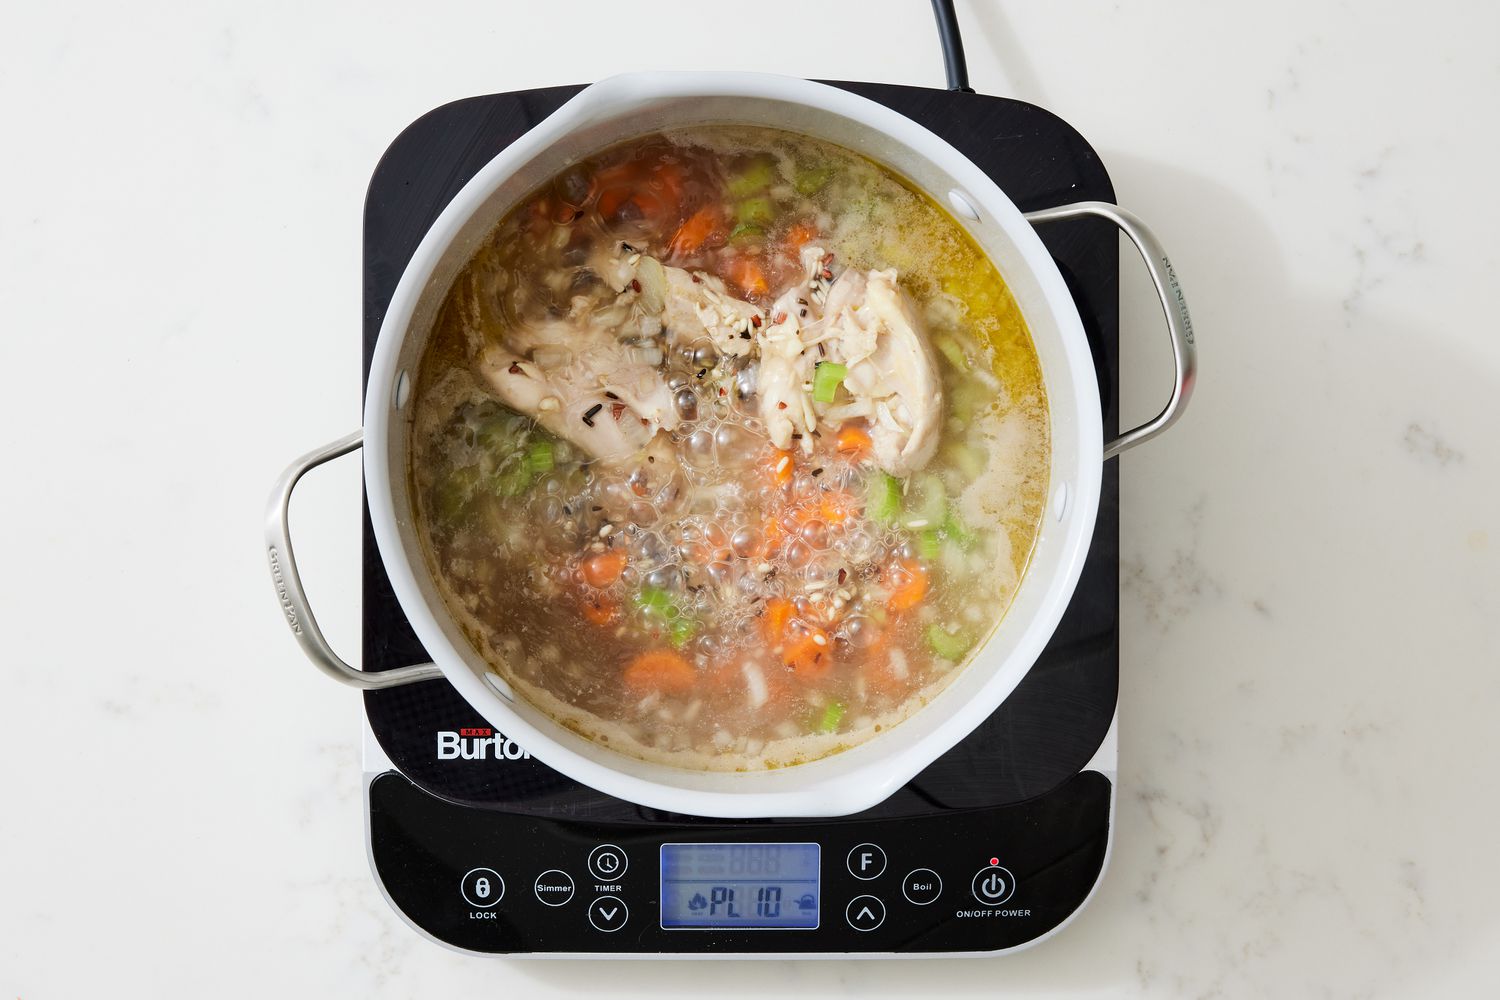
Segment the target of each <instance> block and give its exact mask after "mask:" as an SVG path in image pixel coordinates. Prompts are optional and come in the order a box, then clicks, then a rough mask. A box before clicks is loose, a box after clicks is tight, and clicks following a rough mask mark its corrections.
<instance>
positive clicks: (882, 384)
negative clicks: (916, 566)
mask: <svg viewBox="0 0 1500 1000" xmlns="http://www.w3.org/2000/svg"><path fill="white" fill-rule="evenodd" d="M825 259H826V258H824V255H823V251H822V250H821V248H818V247H808V248H804V250H803V264H804V266H805V267H806V268H807V271H808V275H809V278H808V283H807V285H806V286H798V287H797V288H794V289H792V290H791V291H788V292H787V293H785V294H784V295H783V296H782V297H781V298H780V299H778V300H777V302H776V305H775V306H774V307H773V308H772V310H771V323H770V324H769V325H767V326H766V327H765V328H764V329H763V330H762V331H760V333H759V336H758V337H757V344H758V346H759V348H760V352H761V358H760V373H759V378H758V384H757V392H758V394H759V398H760V417H761V420H762V421H763V422H764V423H765V426H766V431H767V433H768V434H769V435H770V437H771V441H772V443H774V444H775V445H776V446H777V447H778V448H788V447H790V446H791V443H792V441H793V440H795V439H796V438H797V437H798V436H800V437H801V439H802V442H803V449H804V450H805V451H811V441H810V440H809V439H810V437H811V435H812V433H813V431H815V430H818V429H819V428H820V427H822V428H823V429H827V430H830V431H831V430H834V429H836V428H837V427H838V426H839V425H840V424H842V423H843V422H845V421H847V420H851V419H856V418H865V419H866V420H867V421H868V423H869V434H870V439H871V443H872V445H873V447H874V452H875V460H876V463H877V464H878V465H879V466H880V467H881V468H882V469H885V470H886V471H887V472H889V473H891V474H892V475H898V476H900V475H905V474H906V473H908V472H911V471H913V470H915V469H919V468H921V467H922V466H924V465H926V464H927V461H928V460H929V459H930V458H931V457H932V453H933V450H934V449H935V448H936V447H937V442H938V437H939V431H940V424H939V418H940V415H941V413H942V406H943V396H942V385H941V383H940V382H939V381H938V377H937V362H936V359H935V357H934V356H933V353H932V347H931V344H930V343H929V342H928V339H927V335H926V332H925V331H924V330H923V329H922V327H921V324H920V321H919V320H918V318H917V315H916V312H915V310H914V309H913V308H912V304H911V301H910V300H909V299H908V298H907V297H906V295H905V294H904V293H903V292H902V291H901V289H900V288H899V287H898V286H897V284H896V272H895V271H894V270H887V271H869V272H861V271H856V270H848V271H845V272H844V273H843V274H842V275H840V276H839V277H838V279H837V280H836V281H834V282H833V284H832V285H831V287H830V286H826V285H825V284H824V278H825V276H826V275H827V273H828V272H827V271H826V270H825V269H824V268H825V263H824V261H825ZM825 291H826V297H825ZM822 361H831V362H836V363H838V364H842V365H844V366H845V367H847V368H848V370H849V371H848V374H847V375H846V376H845V378H844V381H843V385H842V388H841V389H840V391H839V393H838V395H837V396H836V398H835V399H834V401H833V402H832V403H817V402H814V401H813V398H812V382H813V378H814V371H815V369H816V367H817V365H818V363H819V362H822Z"/></svg>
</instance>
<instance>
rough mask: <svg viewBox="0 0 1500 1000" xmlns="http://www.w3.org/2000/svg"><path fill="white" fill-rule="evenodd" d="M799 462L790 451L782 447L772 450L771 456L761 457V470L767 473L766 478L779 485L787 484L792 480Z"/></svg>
mask: <svg viewBox="0 0 1500 1000" xmlns="http://www.w3.org/2000/svg"><path fill="white" fill-rule="evenodd" d="M796 465H797V462H796V459H795V458H793V456H792V453H791V452H789V451H781V450H780V449H778V450H776V451H773V452H771V454H770V455H769V456H767V457H766V458H763V459H761V463H760V467H761V471H762V472H764V473H765V476H766V479H768V480H769V481H770V482H772V483H773V484H775V485H777V486H785V485H786V484H787V483H789V482H791V481H792V476H793V475H794V474H795V473H796V471H797V468H796Z"/></svg>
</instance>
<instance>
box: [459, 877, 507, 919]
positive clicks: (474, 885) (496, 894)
mask: <svg viewBox="0 0 1500 1000" xmlns="http://www.w3.org/2000/svg"><path fill="white" fill-rule="evenodd" d="M458 891H459V892H461V893H463V897H464V902H466V903H468V904H469V905H470V906H474V907H478V908H479V909H481V910H486V909H489V908H490V907H491V906H494V905H495V904H496V903H498V902H500V900H501V899H503V898H505V879H503V878H501V877H500V873H499V872H497V871H495V869H493V868H473V869H470V870H469V871H468V872H467V873H465V875H464V877H463V880H462V881H461V882H459V883H458Z"/></svg>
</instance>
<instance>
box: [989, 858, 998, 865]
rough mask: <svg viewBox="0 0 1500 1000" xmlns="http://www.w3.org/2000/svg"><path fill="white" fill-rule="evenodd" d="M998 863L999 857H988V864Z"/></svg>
mask: <svg viewBox="0 0 1500 1000" xmlns="http://www.w3.org/2000/svg"><path fill="white" fill-rule="evenodd" d="M999 863H1000V859H999V858H990V864H992V865H998V864H999Z"/></svg>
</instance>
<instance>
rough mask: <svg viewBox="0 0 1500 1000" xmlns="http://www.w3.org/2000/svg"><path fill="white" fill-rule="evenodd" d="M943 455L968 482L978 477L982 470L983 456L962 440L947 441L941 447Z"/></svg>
mask: <svg viewBox="0 0 1500 1000" xmlns="http://www.w3.org/2000/svg"><path fill="white" fill-rule="evenodd" d="M943 457H944V458H946V459H947V460H948V461H949V462H950V463H951V464H952V465H953V467H954V468H956V469H957V470H958V471H959V474H961V475H962V476H963V477H964V479H965V480H967V481H969V482H973V481H974V480H976V479H978V478H979V477H980V475H981V474H982V473H983V472H984V463H985V456H984V455H982V454H980V453H979V452H977V451H975V450H974V449H973V448H971V447H969V446H968V445H966V444H964V443H963V442H962V441H950V442H948V444H947V445H945V446H944V447H943Z"/></svg>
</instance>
